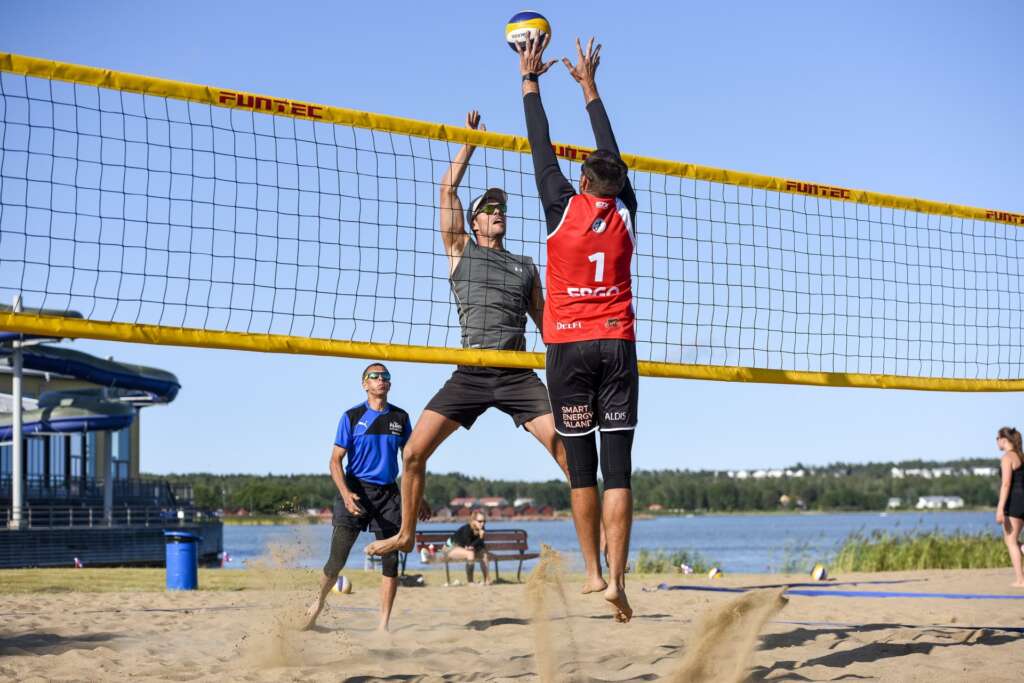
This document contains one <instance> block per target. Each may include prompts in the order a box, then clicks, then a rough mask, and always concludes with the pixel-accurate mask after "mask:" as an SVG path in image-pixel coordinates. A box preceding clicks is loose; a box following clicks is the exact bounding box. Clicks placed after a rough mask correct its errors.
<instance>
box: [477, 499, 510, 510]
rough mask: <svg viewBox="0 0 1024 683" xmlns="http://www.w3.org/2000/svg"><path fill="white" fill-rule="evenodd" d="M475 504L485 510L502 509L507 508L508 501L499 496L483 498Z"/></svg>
mask: <svg viewBox="0 0 1024 683" xmlns="http://www.w3.org/2000/svg"><path fill="white" fill-rule="evenodd" d="M477 502H478V503H479V504H480V505H482V506H483V507H485V508H503V507H506V506H508V501H507V500H505V499H504V498H502V497H501V496H485V497H484V498H480V499H478V500H477Z"/></svg>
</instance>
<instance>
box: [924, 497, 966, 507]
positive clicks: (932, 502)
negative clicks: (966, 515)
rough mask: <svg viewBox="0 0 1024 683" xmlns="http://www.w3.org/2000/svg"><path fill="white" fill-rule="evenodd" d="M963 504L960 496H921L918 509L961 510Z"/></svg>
mask: <svg viewBox="0 0 1024 683" xmlns="http://www.w3.org/2000/svg"><path fill="white" fill-rule="evenodd" d="M963 506H964V499H963V498H961V497H960V496H921V497H920V498H918V499H917V505H916V507H917V509H918V510H959V509H960V508H962V507H963Z"/></svg>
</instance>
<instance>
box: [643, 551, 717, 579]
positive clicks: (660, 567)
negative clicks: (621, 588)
mask: <svg viewBox="0 0 1024 683" xmlns="http://www.w3.org/2000/svg"><path fill="white" fill-rule="evenodd" d="M681 564H686V565H689V566H690V567H692V568H693V571H694V572H696V573H698V574H705V573H707V571H708V570H709V569H711V566H712V563H708V561H707V560H705V559H704V558H703V557H701V555H700V554H699V553H696V552H689V551H686V550H673V551H671V552H669V551H666V550H654V551H651V550H647V549H643V550H641V551H640V552H639V553H637V555H636V563H635V567H634V571H635V572H636V573H638V574H669V573H671V572H678V571H679V565H681Z"/></svg>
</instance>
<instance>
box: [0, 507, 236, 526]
mask: <svg viewBox="0 0 1024 683" xmlns="http://www.w3.org/2000/svg"><path fill="white" fill-rule="evenodd" d="M11 515H12V512H11V508H9V507H6V508H3V509H2V510H0V520H3V526H4V528H6V527H7V523H8V522H9V521H10V520H11ZM21 518H22V521H23V523H24V524H25V525H27V526H28V527H29V528H36V529H38V528H49V529H55V528H64V529H67V528H76V527H101V526H147V527H148V526H159V527H173V526H180V525H191V524H196V523H198V522H206V521H214V520H216V519H218V518H217V517H216V516H214V515H212V514H211V513H209V512H207V511H205V510H198V509H196V508H192V507H182V508H176V509H173V508H159V507H152V506H129V505H116V506H114V508H113V509H112V510H111V516H110V517H109V518H108V517H107V516H106V515H105V514H104V511H103V508H102V507H96V506H82V505H30V506H28V507H26V508H25V509H24V510H22V513H21Z"/></svg>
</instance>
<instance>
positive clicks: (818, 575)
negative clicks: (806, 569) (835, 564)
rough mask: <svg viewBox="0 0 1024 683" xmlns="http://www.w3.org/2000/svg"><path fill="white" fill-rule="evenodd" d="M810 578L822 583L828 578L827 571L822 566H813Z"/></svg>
mask: <svg viewBox="0 0 1024 683" xmlns="http://www.w3.org/2000/svg"><path fill="white" fill-rule="evenodd" d="M811 578H812V579H814V580H815V581H824V580H825V579H827V578H828V569H826V568H825V565H823V564H816V565H814V569H812V570H811Z"/></svg>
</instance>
